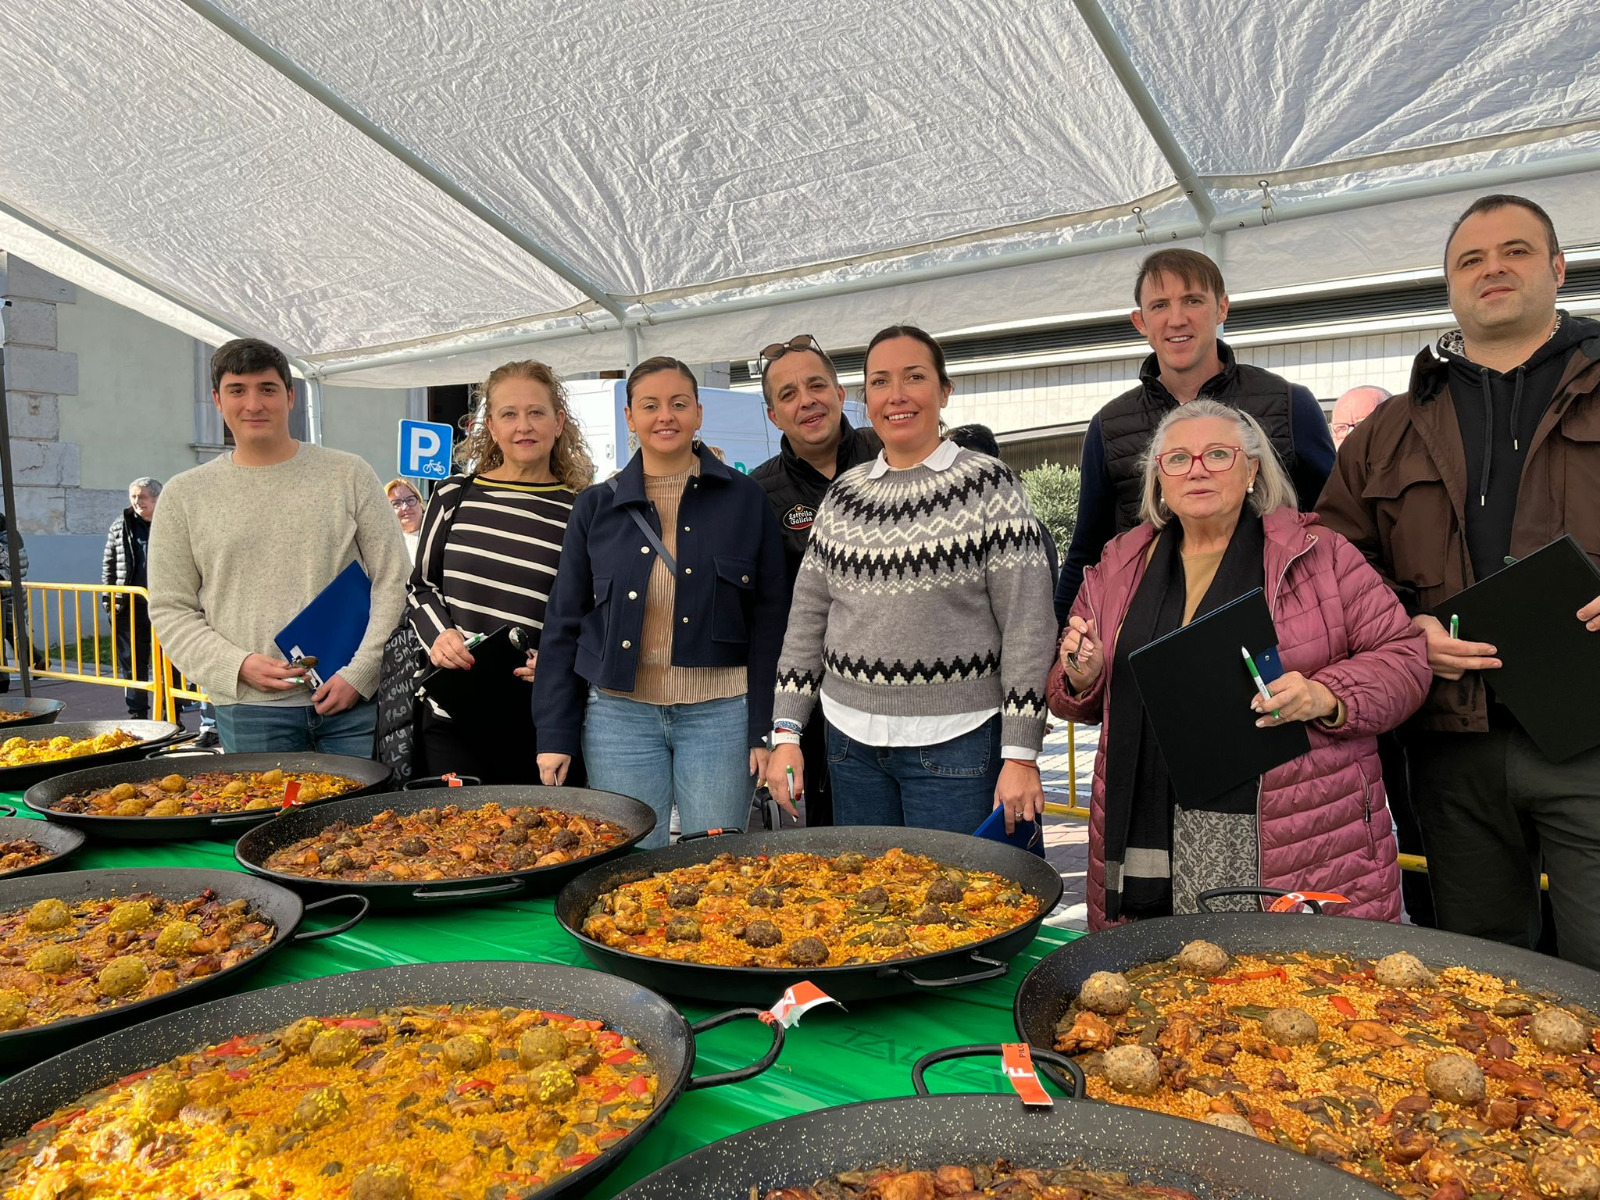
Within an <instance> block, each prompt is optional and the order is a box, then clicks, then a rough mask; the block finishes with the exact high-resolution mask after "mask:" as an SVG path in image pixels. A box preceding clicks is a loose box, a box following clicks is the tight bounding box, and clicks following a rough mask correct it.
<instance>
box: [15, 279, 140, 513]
mask: <svg viewBox="0 0 1600 1200" xmlns="http://www.w3.org/2000/svg"><path fill="white" fill-rule="evenodd" d="M0 297H4V298H5V299H8V300H10V301H11V304H10V306H9V307H8V308H6V309H5V315H4V321H5V355H6V410H7V415H8V417H9V419H10V422H11V464H12V469H13V471H14V472H15V478H14V485H15V488H16V505H17V511H16V513H15V514H13V516H14V519H15V520H16V522H17V528H18V529H20V530H21V531H22V532H23V533H24V534H64V533H79V534H91V533H96V532H99V533H101V534H103V533H104V531H105V528H106V526H107V525H108V524H109V523H110V521H111V517H112V516H113V515H115V511H116V510H114V509H113V510H109V512H108V510H107V508H106V505H105V503H104V497H102V496H101V495H100V494H99V493H97V492H83V491H81V490H80V488H79V486H78V484H79V463H78V447H77V445H76V444H74V443H71V442H63V441H62V440H61V397H63V396H73V395H76V394H77V391H78V356H77V355H76V354H69V353H66V352H64V351H62V350H61V349H59V347H58V343H57V307H58V306H59V305H63V304H75V303H76V302H77V299H78V289H77V288H76V287H74V286H73V285H72V284H70V283H67V282H65V281H63V280H60V279H57V278H56V277H55V276H54V275H51V274H49V273H48V272H45V271H41V270H39V268H37V267H35V266H33V265H32V264H31V263H27V262H24V261H23V260H22V259H19V258H17V257H16V256H15V255H11V254H6V253H4V252H0ZM124 503H125V501H124Z"/></svg>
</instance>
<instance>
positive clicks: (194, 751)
mask: <svg viewBox="0 0 1600 1200" xmlns="http://www.w3.org/2000/svg"><path fill="white" fill-rule="evenodd" d="M199 736H200V731H199V730H198V729H197V730H195V731H194V732H193V733H180V734H179V735H178V736H177V737H175V738H173V739H172V740H171V741H170V742H168V743H167V744H166V745H165V746H163V747H161V749H159V750H152V751H150V753H149V754H146V755H145V758H146V759H151V758H168V757H171V758H189V757H194V756H196V755H201V754H205V755H211V754H221V753H222V747H221V746H215V747H208V746H191V745H189V743H190V742H192V741H194V740H195V739H196V738H198V737H199Z"/></svg>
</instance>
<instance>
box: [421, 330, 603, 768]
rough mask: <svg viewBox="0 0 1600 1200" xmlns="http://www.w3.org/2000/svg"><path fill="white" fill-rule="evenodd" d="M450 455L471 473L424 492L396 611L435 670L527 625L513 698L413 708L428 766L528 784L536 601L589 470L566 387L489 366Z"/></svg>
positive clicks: (547, 376)
mask: <svg viewBox="0 0 1600 1200" xmlns="http://www.w3.org/2000/svg"><path fill="white" fill-rule="evenodd" d="M480 395H481V397H482V399H481V407H480V409H479V411H478V420H477V422H476V423H475V424H474V426H473V429H472V432H471V434H469V435H468V437H467V438H466V440H465V443H464V444H463V446H462V450H461V457H462V458H463V459H464V460H465V461H466V462H467V463H470V464H472V465H473V466H474V468H475V472H476V473H475V474H470V475H452V476H451V477H450V478H449V479H447V480H445V481H444V482H443V483H442V484H440V485H439V486H438V487H437V488H435V489H434V492H433V496H432V497H431V498H430V499H429V501H428V511H427V514H426V515H425V516H424V517H423V519H422V541H421V545H420V547H419V550H418V553H417V563H416V568H415V570H414V571H413V573H412V576H411V587H410V603H409V606H408V609H407V613H408V615H409V617H410V620H411V627H412V629H414V630H415V631H416V634H417V636H418V637H419V638H421V639H422V644H423V645H424V646H427V647H428V648H429V649H428V657H429V658H430V659H431V660H432V662H433V665H434V666H436V667H446V668H450V669H453V670H461V671H469V670H471V669H472V664H473V658H472V651H471V650H470V649H469V648H468V639H469V638H471V637H473V636H474V635H476V634H489V633H493V632H494V631H495V630H496V629H499V628H500V627H501V626H504V625H511V626H519V627H521V628H523V629H526V630H529V631H531V632H532V634H533V641H532V645H531V646H530V647H529V650H528V660H527V663H526V665H524V666H520V667H518V668H516V672H515V673H516V676H517V678H518V679H521V680H522V681H523V683H524V686H523V687H522V688H519V689H518V690H519V692H521V693H522V694H523V699H522V701H521V703H520V704H516V705H511V706H508V707H506V708H504V709H500V710H496V711H495V712H493V713H484V714H481V715H475V716H474V717H473V718H472V719H470V720H454V719H452V718H451V717H450V716H449V715H447V714H445V713H444V712H443V711H442V710H441V709H439V708H437V707H436V706H434V705H432V704H431V703H429V704H428V705H427V706H425V708H424V710H423V714H422V743H423V748H424V753H425V754H426V757H427V763H428V770H429V771H430V772H432V773H433V774H436V775H438V774H443V773H444V772H446V771H453V772H455V773H456V774H458V775H475V776H477V777H478V778H480V779H482V780H483V782H484V783H537V782H538V781H539V771H538V765H537V762H536V754H537V751H536V749H535V746H534V728H533V696H532V683H533V675H534V664H535V660H536V659H537V657H538V645H539V631H540V630H541V629H543V627H544V620H545V604H546V602H547V600H548V598H549V595H550V592H551V590H552V588H553V587H554V583H555V576H556V567H557V566H558V565H559V563H560V561H561V541H562V538H563V536H564V535H565V534H566V530H567V518H568V517H570V516H571V515H572V504H573V501H574V500H576V499H577V495H576V493H577V492H578V491H580V490H581V489H583V488H585V487H587V486H588V485H589V483H590V481H591V480H592V479H593V478H594V466H593V464H592V463H591V462H590V461H589V454H588V448H587V447H586V446H585V445H584V441H583V433H582V432H581V431H580V430H579V429H578V425H577V422H575V421H573V420H571V419H570V416H569V413H568V409H567V393H566V389H565V388H564V387H562V386H561V381H560V380H559V379H557V378H556V377H555V375H554V373H552V372H551V370H550V368H549V367H547V366H545V365H544V364H543V363H540V362H533V361H531V360H530V361H527V362H513V363H507V364H505V365H504V366H502V367H497V368H495V370H494V371H492V372H491V373H490V375H489V378H488V379H486V380H484V383H483V387H482V389H481V391H480ZM458 715H460V714H458Z"/></svg>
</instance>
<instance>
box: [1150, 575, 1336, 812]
mask: <svg viewBox="0 0 1600 1200" xmlns="http://www.w3.org/2000/svg"><path fill="white" fill-rule="evenodd" d="M1277 644H1278V631H1277V630H1276V629H1275V628H1274V627H1273V624H1272V613H1271V612H1270V611H1269V610H1268V609H1267V600H1266V596H1265V595H1263V594H1262V591H1261V589H1260V588H1254V589H1252V590H1251V591H1248V592H1246V593H1245V594H1244V595H1243V596H1240V597H1239V598H1238V599H1237V600H1230V601H1229V602H1228V603H1227V604H1224V605H1223V606H1222V607H1221V608H1218V609H1215V610H1213V611H1211V612H1209V613H1207V614H1206V615H1205V616H1203V617H1200V618H1198V619H1197V620H1194V621H1191V622H1190V623H1189V624H1188V625H1186V626H1184V627H1183V628H1182V629H1179V630H1176V631H1175V632H1173V633H1169V634H1167V635H1166V636H1165V637H1161V638H1157V639H1156V640H1155V641H1153V642H1151V643H1150V644H1149V645H1148V646H1144V647H1141V648H1140V649H1138V650H1135V651H1134V652H1133V653H1132V654H1130V655H1129V656H1128V661H1129V663H1130V664H1131V665H1132V667H1133V675H1134V679H1135V680H1136V681H1137V683H1138V685H1139V693H1140V695H1141V697H1142V698H1143V700H1144V707H1145V711H1146V712H1147V713H1149V714H1150V725H1151V727H1152V728H1153V729H1154V730H1155V731H1156V741H1157V742H1158V743H1159V744H1160V746H1161V754H1162V757H1163V758H1165V759H1166V760H1167V771H1168V773H1169V774H1170V775H1171V776H1172V789H1173V791H1174V792H1175V793H1176V794H1177V797H1178V802H1179V803H1180V804H1183V805H1185V806H1197V805H1200V804H1203V803H1205V802H1206V801H1207V800H1210V799H1212V798H1213V797H1215V796H1218V795H1220V794H1222V793H1223V792H1225V791H1227V790H1228V789H1229V788H1232V787H1236V786H1238V785H1239V784H1241V783H1245V782H1247V781H1248V780H1251V779H1256V778H1258V777H1260V776H1261V775H1263V774H1265V773H1266V772H1267V771H1270V770H1271V769H1272V768H1273V767H1281V766H1282V765H1283V764H1284V763H1286V762H1288V761H1290V760H1291V759H1294V758H1298V757H1299V756H1300V755H1302V754H1305V753H1307V752H1308V751H1309V750H1310V749H1311V739H1310V737H1309V736H1307V734H1306V728H1305V724H1304V722H1301V721H1287V722H1285V723H1284V724H1282V725H1277V726H1273V727H1271V728H1268V729H1257V728H1256V721H1257V720H1259V719H1260V714H1259V713H1257V712H1256V711H1255V710H1253V709H1252V708H1251V707H1250V701H1251V699H1252V698H1253V697H1254V696H1255V695H1256V686H1255V683H1254V681H1253V680H1252V679H1251V678H1250V669H1249V667H1247V666H1246V665H1245V661H1244V656H1243V655H1242V654H1240V653H1239V651H1240V648H1241V647H1243V648H1244V649H1247V650H1249V651H1250V653H1251V654H1252V655H1259V654H1260V653H1261V652H1262V651H1263V650H1267V649H1272V648H1275V647H1276V646H1277ZM1268 682H1270V680H1269V681H1268Z"/></svg>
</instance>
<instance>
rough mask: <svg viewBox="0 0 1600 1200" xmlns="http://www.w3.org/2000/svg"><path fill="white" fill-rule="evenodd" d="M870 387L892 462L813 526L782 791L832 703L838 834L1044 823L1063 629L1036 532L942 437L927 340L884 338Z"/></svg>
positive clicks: (1005, 472) (790, 682) (793, 644)
mask: <svg viewBox="0 0 1600 1200" xmlns="http://www.w3.org/2000/svg"><path fill="white" fill-rule="evenodd" d="M865 390H866V402H867V415H868V417H869V418H871V420H872V427H873V429H874V431H876V432H877V434H878V436H879V437H880V438H881V439H882V440H883V452H882V453H881V454H879V456H878V458H877V459H876V460H875V461H874V462H871V463H866V464H863V465H862V466H859V467H854V468H852V469H851V470H849V471H847V472H845V473H844V474H843V475H841V476H840V477H839V478H838V480H837V481H835V483H834V485H833V487H832V489H831V490H830V491H829V492H828V495H827V498H826V499H825V500H824V501H823V503H822V506H821V508H820V509H819V510H818V512H817V517H816V522H815V524H813V526H812V528H811V542H810V546H809V548H808V549H807V550H806V556H805V560H804V562H803V563H802V564H801V567H800V576H799V579H798V580H797V581H796V583H795V589H794V603H793V605H792V606H791V608H790V610H789V628H788V633H787V636H786V637H785V639H784V643H783V654H782V656H781V658H780V659H779V662H778V686H777V693H776V698H775V700H774V705H773V715H774V727H773V735H772V736H773V742H774V745H775V749H774V751H773V755H772V761H771V763H770V764H769V767H768V777H769V778H771V779H774V780H779V781H783V780H785V779H786V776H785V772H786V770H791V769H792V770H793V771H794V778H795V783H794V792H795V794H800V793H802V792H803V791H804V787H805V779H804V764H803V762H802V759H801V756H800V750H799V744H798V743H799V733H800V729H801V727H802V726H803V725H804V724H805V721H806V718H807V716H808V715H809V714H810V712H811V709H812V706H813V705H814V704H815V703H816V702H817V699H818V698H819V696H820V698H821V701H822V712H823V716H824V717H825V718H826V719H827V725H828V727H827V737H828V763H829V771H830V774H831V775H832V778H833V784H834V807H835V816H836V819H837V821H838V823H839V824H840V825H918V826H924V827H927V828H934V829H948V830H952V831H955V832H958V833H971V832H973V831H974V830H975V829H977V827H978V826H979V825H980V824H982V823H983V821H984V819H985V818H986V817H987V816H988V815H989V812H990V810H991V809H993V808H1004V809H1005V813H1006V826H1007V828H1008V829H1009V828H1011V826H1012V825H1013V824H1014V823H1015V821H1017V820H1018V819H1032V818H1036V817H1037V816H1039V815H1040V814H1041V813H1042V812H1043V810H1044V791H1043V789H1042V787H1041V786H1040V782H1039V770H1038V762H1037V760H1038V756H1039V749H1040V745H1041V743H1042V741H1043V738H1044V721H1045V706H1044V684H1045V676H1046V674H1047V673H1048V672H1049V669H1050V662H1051V659H1052V658H1053V657H1054V650H1055V617H1054V614H1053V611H1052V608H1051V596H1050V568H1049V566H1048V565H1047V563H1046V561H1045V554H1044V546H1043V541H1042V538H1041V535H1040V527H1039V523H1038V521H1037V520H1035V518H1034V516H1033V513H1032V511H1031V510H1030V509H1029V507H1028V501H1027V498H1026V496H1024V495H1023V491H1022V485H1021V484H1020V483H1019V482H1018V480H1017V478H1016V476H1015V475H1013V474H1012V473H1011V470H1010V468H1008V467H1007V466H1006V465H1005V464H1004V463H1002V462H1000V461H999V460H998V459H994V458H990V457H989V456H988V455H984V454H977V453H974V452H973V451H970V450H963V449H961V448H960V447H958V446H956V445H955V443H953V442H949V441H946V440H944V438H943V436H942V433H941V429H940V425H941V422H940V410H941V409H943V408H944V406H945V405H946V404H947V403H948V402H949V399H950V377H949V375H948V374H947V373H946V371H945V364H944V353H943V351H942V350H941V349H940V348H939V344H938V343H937V342H935V341H934V340H933V338H931V337H930V336H928V334H926V333H924V332H923V331H922V330H920V329H917V328H915V327H913V326H909V325H896V326H891V327H890V328H888V329H885V330H883V331H882V332H880V333H879V334H878V335H877V336H876V337H874V338H873V339H872V342H871V343H870V344H869V345H868V347H867V359H866V389H865ZM774 790H775V792H776V793H777V795H778V796H779V802H780V803H783V802H784V800H785V799H786V798H787V792H788V787H787V785H786V783H782V782H780V783H779V784H777V785H776V787H775V788H774Z"/></svg>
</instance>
